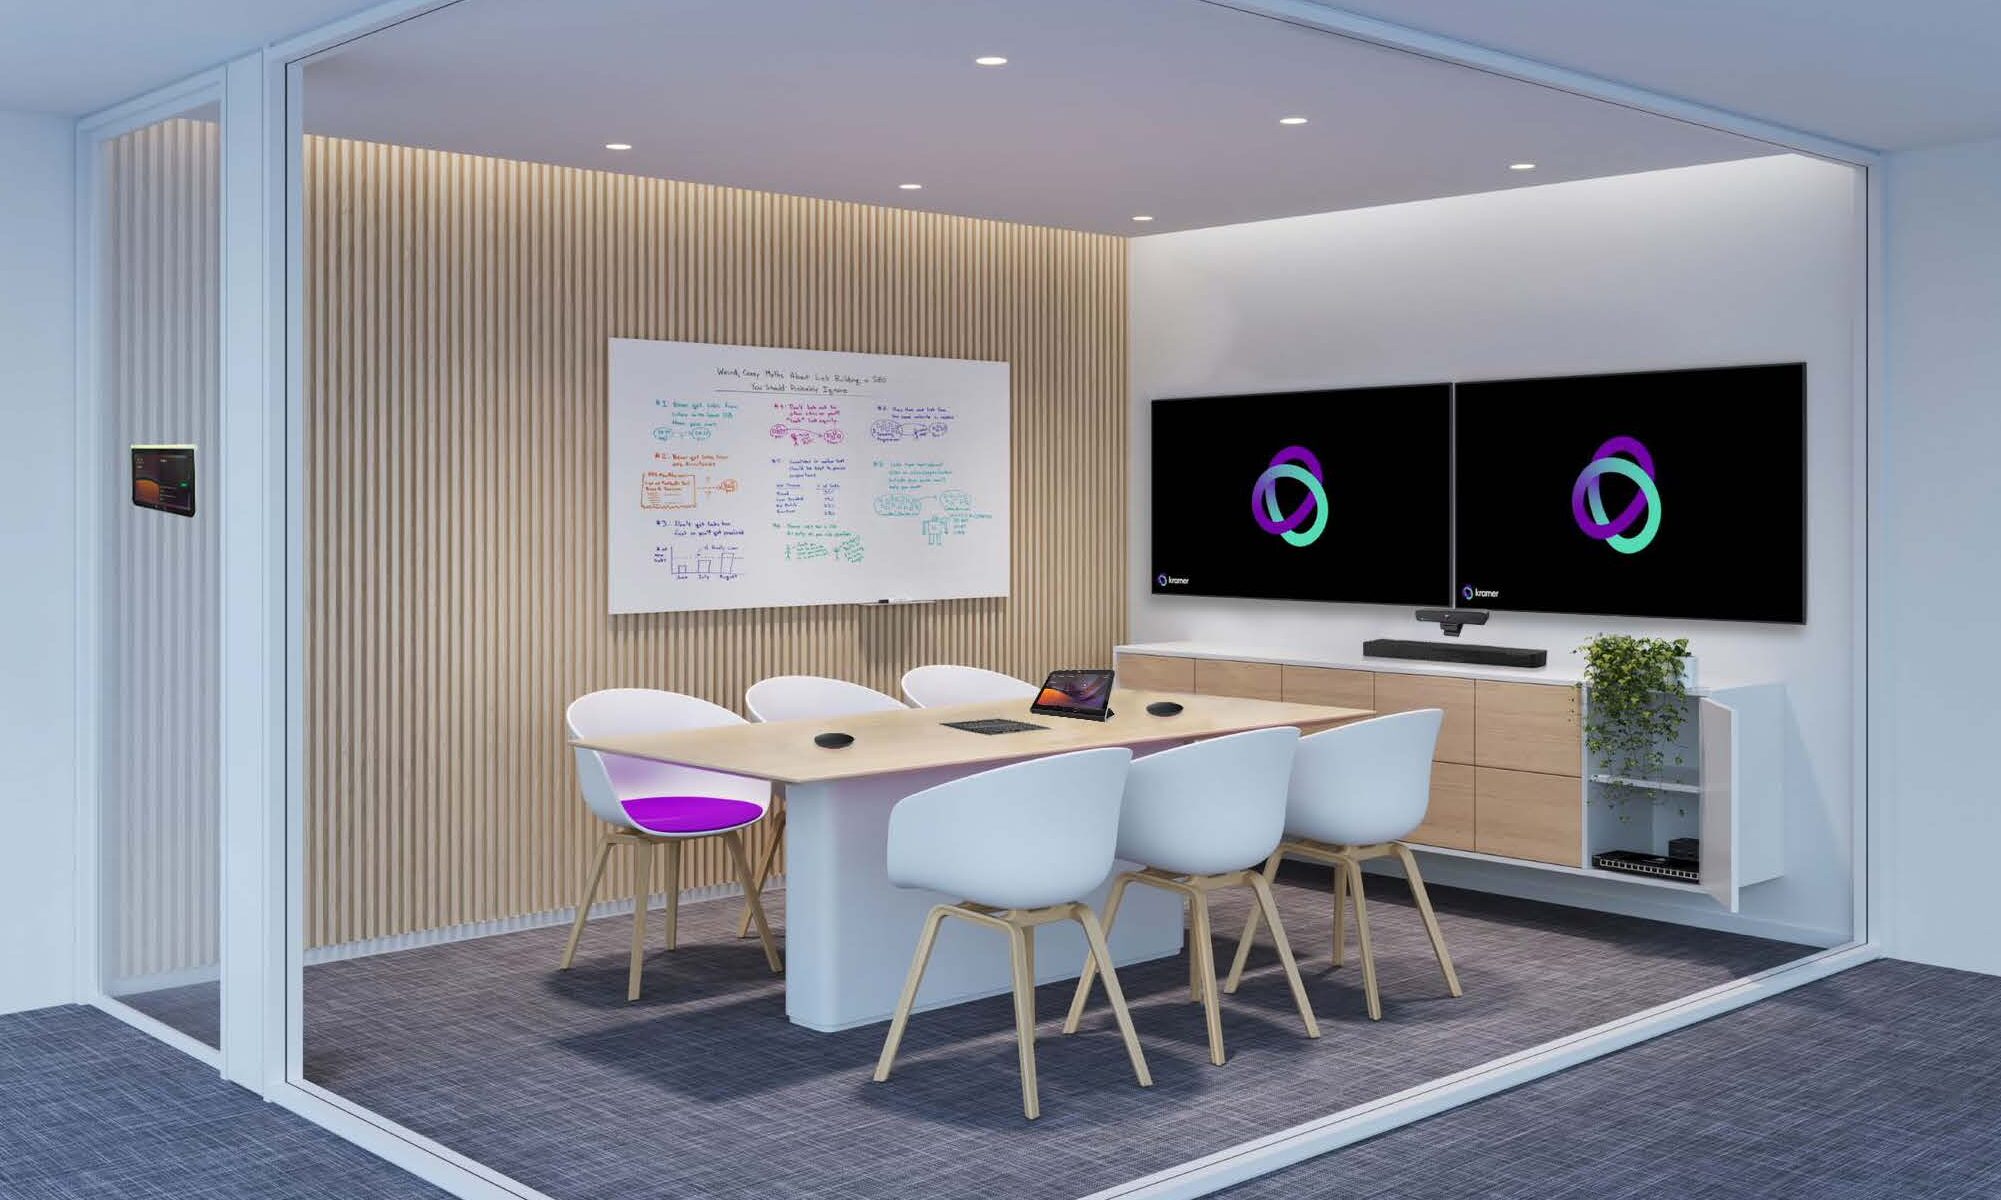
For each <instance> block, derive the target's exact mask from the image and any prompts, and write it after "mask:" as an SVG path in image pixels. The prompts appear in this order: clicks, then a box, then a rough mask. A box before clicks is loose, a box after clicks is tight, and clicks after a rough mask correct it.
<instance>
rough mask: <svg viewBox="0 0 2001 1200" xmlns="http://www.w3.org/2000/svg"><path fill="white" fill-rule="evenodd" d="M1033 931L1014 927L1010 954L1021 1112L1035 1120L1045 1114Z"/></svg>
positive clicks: (1010, 928) (1010, 935)
mask: <svg viewBox="0 0 2001 1200" xmlns="http://www.w3.org/2000/svg"><path fill="white" fill-rule="evenodd" d="M1034 936H1035V931H1034V930H1033V929H1023V928H1022V927H1020V926H1019V925H1010V926H1008V930H1007V941H1008V953H1009V955H1010V957H1011V958H1012V959H1013V967H1014V970H1013V975H1014V1040H1015V1044H1016V1046H1017V1047H1018V1048H1019V1050H1020V1054H1021V1111H1022V1112H1023V1113H1024V1114H1026V1115H1027V1117H1028V1119H1029V1120H1031V1121H1033V1120H1035V1119H1036V1118H1037V1117H1040V1116H1041V1115H1042V1099H1041V1094H1040V1092H1039V1090H1038V1089H1037V1088H1036V1086H1035V979H1034V978H1033V977H1032V976H1031V975H1030V974H1029V971H1030V969H1031V968H1030V967H1029V956H1030V955H1031V954H1032V953H1033V952H1032V951H1031V950H1029V948H1028V940H1029V939H1030V938H1032V937H1034Z"/></svg>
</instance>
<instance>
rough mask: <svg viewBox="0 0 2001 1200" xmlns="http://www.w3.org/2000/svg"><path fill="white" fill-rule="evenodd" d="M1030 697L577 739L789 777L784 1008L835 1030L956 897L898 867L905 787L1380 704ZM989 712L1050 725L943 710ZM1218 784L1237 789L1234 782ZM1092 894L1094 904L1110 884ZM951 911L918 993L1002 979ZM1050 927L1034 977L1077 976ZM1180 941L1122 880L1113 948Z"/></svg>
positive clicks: (1318, 722) (896, 971) (863, 1009)
mask: <svg viewBox="0 0 2001 1200" xmlns="http://www.w3.org/2000/svg"><path fill="white" fill-rule="evenodd" d="M1156 700H1175V701H1178V702H1179V703H1181V704H1182V705H1184V706H1185V707H1184V709H1183V711H1182V712H1181V713H1179V714H1177V715H1175V716H1172V717H1154V716H1150V715H1148V714H1147V712H1146V706H1147V705H1148V704H1150V703H1152V702H1153V701H1156ZM1025 709H1026V706H1025V705H1023V704H1021V703H1020V702H1018V701H1017V702H1009V703H998V704H967V705H955V706H952V707H947V708H922V709H906V710H902V711H892V712H877V713H866V714H860V715H854V716H846V717H837V718H830V719H826V720H808V721H778V722H772V723H769V724H761V725H732V726H725V727H720V728H714V729H690V730H679V731H675V732H670V733H650V734H629V735H624V736H620V737H607V738H585V739H580V740H578V741H577V742H576V743H575V744H576V745H578V746H581V747H584V748H586V749H590V750H602V751H604V752H606V753H610V754H623V755H628V756H630V757H633V758H647V759H653V760H656V761H659V762H670V763H679V764H682V765H685V766H691V767H704V768H707V769H709V770H714V771H725V772H728V773H730V774H732V775H744V776H749V777H751V778H756V779H768V780H771V781H772V782H774V783H782V784H784V785H785V804H786V811H787V819H786V829H785V948H786V952H785V958H786V975H787V980H786V989H785V1011H786V1014H787V1016H789V1017H790V1018H791V1019H792V1020H793V1021H794V1022H795V1023H797V1024H800V1025H804V1026H806V1027H807V1028H809V1029H816V1030H821V1031H824V1032H833V1031H835V1030H840V1029H850V1028H853V1027H855V1026H858V1025H867V1024H870V1023H873V1022H876V1021H886V1020H888V1019H889V1016H890V1013H891V1012H892V1011H893V1010H894V1008H895V1006H896V1000H897V993H898V990H899V989H900V988H901V986H902V983H903V976H904V972H905V971H906V970H907V969H908V967H909V965H910V954H911V951H912V949H913V948H914V946H915V945H916V940H917V934H918V930H919V927H920V926H921V925H922V924H923V920H924V914H925V913H926V912H927V911H928V910H929V909H930V908H931V906H932V905H934V904H937V903H940V902H941V901H957V900H960V899H963V897H959V896H950V897H943V896H939V895H937V894H935V893H931V892H924V891H914V890H908V889H904V888H899V887H896V886H895V885H893V884H892V883H890V881H889V876H888V868H887V861H886V859H887V855H886V845H887V838H888V830H889V812H890V809H892V808H894V807H895V805H896V802H897V801H898V800H901V799H902V798H904V797H905V796H908V795H911V794H913V793H915V792H920V791H923V790H924V789H925V788H928V787H932V786H935V785H936V784H939V783H943V782H945V781H946V780H949V779H956V778H958V777H960V776H963V775H969V774H973V773H974V772H977V771H981V770H985V769H986V768H988V767H993V766H999V765H1001V764H1002V763H1007V762H1014V761H1019V760H1021V759H1025V758H1036V757H1041V756H1044V755H1049V754H1062V753H1067V752H1069V751H1072V750H1089V749H1095V748H1097V747H1101V746H1130V747H1132V748H1133V750H1134V752H1135V753H1146V752H1147V751H1150V750H1158V749H1164V748H1166V747H1167V746H1170V745H1174V744H1178V743H1181V742H1188V741H1194V740H1197V739H1200V738H1206V737H1216V736H1218V735H1221V734H1227V733H1241V732H1243V731H1245V730H1250V729H1266V728H1271V727H1274V726H1281V725H1294V726H1298V727H1299V729H1300V730H1301V731H1302V732H1305V733H1314V732H1317V731H1319V730H1321V729H1327V728H1331V727H1333V726H1335V725H1340V724H1344V723H1346V722H1348V721H1352V720H1355V719H1357V718H1360V717H1366V716H1369V715H1371V714H1370V712H1369V711H1368V710H1366V709H1356V708H1331V707H1327V706H1324V705H1313V704H1287V703H1282V702H1277V701H1270V700H1244V699H1238V698H1235V697H1228V696H1186V695H1170V694H1168V693H1165V692H1141V691H1131V690H1126V689H1119V690H1116V691H1114V692H1113V694H1112V711H1113V714H1114V715H1113V716H1112V717H1111V718H1110V719H1109V720H1106V721H1080V720H1074V719H1069V718H1064V717H1044V716H1038V715H1033V714H1030V713H1028V712H1026V711H1025ZM991 717H1005V718H1010V719H1013V720H1019V721H1029V722H1033V723H1035V724H1037V725H1043V726H1046V728H1043V729H1035V730H1029V731H1026V732H1022V733H1007V734H994V735H986V734H978V733H969V732H967V731H965V730H961V729H950V728H947V727H946V726H945V724H944V722H947V721H970V720H978V719H981V718H991ZM832 730H838V731H840V732H843V733H848V734H852V735H854V739H855V741H854V744H853V745H851V746H848V747H846V748H844V749H840V750H827V749H823V748H821V747H819V746H816V745H814V744H813V735H814V734H816V733H823V732H827V731H832ZM1217 800H1218V802H1219V803H1228V801H1229V797H1227V796H1219V797H1217ZM1084 899H1087V900H1088V901H1089V902H1090V903H1091V904H1092V905H1093V906H1094V907H1100V908H1101V907H1102V905H1103V900H1104V897H1103V895H1102V894H1100V895H1097V896H1092V897H1085V898H1084ZM954 924H956V925H960V926H962V927H961V928H952V927H950V926H948V928H947V931H946V933H945V934H944V935H942V936H941V937H940V939H939V942H938V947H937V949H936V950H935V951H934V953H933V957H932V960H931V967H930V970H929V971H928V972H927V973H926V976H925V982H924V991H923V993H922V994H921V995H920V997H919V1005H918V1007H920V1008H938V1007H941V1006H943V1005H947V1004H958V1003H962V1002H964V1001H967V1000H973V999H978V998H980V997H983V996H992V995H999V994H1001V993H1004V992H1006V991H1008V990H1009V987H1010V980H1009V974H1008V960H1007V956H1006V955H1005V954H1003V953H999V952H997V950H996V947H995V946H993V945H988V944H985V941H984V940H983V939H982V936H981V935H983V934H985V933H986V932H987V931H985V930H982V929H978V928H974V927H972V926H969V925H965V924H964V923H963V922H958V923H954ZM1043 935H1044V936H1045V937H1046V939H1047V940H1046V941H1045V942H1044V944H1043V953H1040V954H1038V956H1037V967H1038V971H1037V980H1038V982H1049V981H1053V980H1058V979H1068V978H1075V977H1076V975H1077V973H1078V972H1079V971H1080V970H1081V969H1082V967H1083V962H1084V942H1083V938H1082V935H1081V934H1080V933H1079V932H1078V931H1077V930H1076V929H1075V928H1074V927H1071V926H1051V927H1049V928H1048V929H1046V930H1044V931H1043ZM1072 943H1075V944H1074V945H1073V944H1072ZM1181 943H1182V918H1181V906H1180V902H1179V900H1178V899H1177V898H1175V897H1173V896H1171V895H1168V894H1167V893H1165V892H1161V891H1158V890H1156V889H1152V888H1135V889H1133V890H1132V891H1130V892H1128V893H1127V895H1126V900H1125V903H1124V904H1123V905H1122V906H1121V908H1120V911H1119V920H1118V925H1117V927H1116V928H1115V929H1114V930H1113V931H1112V937H1111V945H1112V954H1113V958H1114V960H1115V961H1117V962H1118V963H1120V964H1121V965H1124V964H1126V963H1132V962H1142V961H1145V960H1147V959H1153V958H1162V957H1166V956H1168V955H1171V954H1178V953H1180V951H1181Z"/></svg>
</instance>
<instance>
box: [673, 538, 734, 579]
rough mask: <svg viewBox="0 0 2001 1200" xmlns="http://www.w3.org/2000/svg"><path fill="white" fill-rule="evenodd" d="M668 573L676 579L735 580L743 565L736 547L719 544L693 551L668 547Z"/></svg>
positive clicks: (697, 548)
mask: <svg viewBox="0 0 2001 1200" xmlns="http://www.w3.org/2000/svg"><path fill="white" fill-rule="evenodd" d="M667 571H668V573H669V574H671V575H672V576H673V577H674V578H676V579H735V578H737V577H738V576H739V575H742V574H743V565H742V560H741V559H740V558H739V556H738V554H737V548H736V547H735V546H733V545H730V544H729V543H727V542H717V543H712V544H709V545H702V546H696V547H695V548H694V549H692V550H684V549H682V548H680V547H678V546H669V547H667Z"/></svg>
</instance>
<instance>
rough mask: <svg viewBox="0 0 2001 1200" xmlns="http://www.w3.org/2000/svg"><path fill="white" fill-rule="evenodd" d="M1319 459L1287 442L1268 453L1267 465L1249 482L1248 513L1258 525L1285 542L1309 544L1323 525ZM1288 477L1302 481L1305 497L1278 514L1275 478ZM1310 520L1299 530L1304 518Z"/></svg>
mask: <svg viewBox="0 0 2001 1200" xmlns="http://www.w3.org/2000/svg"><path fill="white" fill-rule="evenodd" d="M1324 478H1325V477H1324V476H1323V475H1322V474H1321V471H1320V460H1319V459H1317V458H1315V457H1313V451H1311V450H1308V449H1307V448H1306V447H1304V446H1287V447H1286V448H1285V449H1283V450H1281V451H1279V452H1278V453H1277V454H1274V455H1272V456H1271V465H1270V466H1268V467H1266V468H1265V470H1264V474H1262V475H1260V476H1258V481H1257V482H1256V483H1254V484H1252V485H1251V516H1252V517H1253V518H1255V519H1256V520H1257V523H1258V528H1259V529H1262V530H1264V531H1265V532H1266V533H1275V534H1277V535H1278V536H1280V537H1282V538H1284V539H1285V541H1286V544H1287V545H1291V546H1311V545H1312V544H1313V543H1314V542H1316V541H1318V540H1319V538H1320V535H1321V534H1322V533H1323V532H1325V531H1326V529H1327V488H1326V487H1325V486H1324V484H1323V480H1324ZM1281 479H1291V480H1295V481H1297V482H1299V483H1302V484H1305V485H1306V499H1305V501H1304V502H1303V503H1302V504H1300V506H1299V507H1298V508H1295V509H1293V510H1292V511H1291V512H1290V513H1287V514H1283V515H1281V514H1280V513H1279V511H1278V481H1279V480H1281ZM1309 517H1311V518H1312V520H1313V523H1312V524H1311V525H1307V527H1306V529H1305V530H1304V531H1303V532H1302V531H1301V530H1300V528H1299V527H1300V526H1301V525H1306V522H1307V518H1309Z"/></svg>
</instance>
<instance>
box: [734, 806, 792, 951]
mask: <svg viewBox="0 0 2001 1200" xmlns="http://www.w3.org/2000/svg"><path fill="white" fill-rule="evenodd" d="M769 824H770V825H771V833H770V840H768V841H766V842H765V844H764V853H762V854H760V855H758V856H757V874H756V876H754V877H753V878H752V879H751V881H750V882H749V883H747V884H745V885H744V889H743V890H744V904H743V914H742V915H741V916H739V917H738V918H737V921H736V935H737V936H738V937H740V938H741V937H749V936H750V897H751V896H757V897H759V898H760V899H762V898H763V896H764V882H765V880H767V879H770V878H771V866H772V864H773V863H775V862H777V861H778V848H779V847H780V846H782V845H784V844H785V810H784V809H782V808H781V809H779V810H778V811H777V812H775V813H773V814H771V817H770V818H769Z"/></svg>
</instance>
